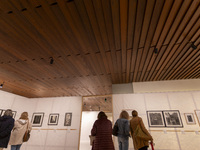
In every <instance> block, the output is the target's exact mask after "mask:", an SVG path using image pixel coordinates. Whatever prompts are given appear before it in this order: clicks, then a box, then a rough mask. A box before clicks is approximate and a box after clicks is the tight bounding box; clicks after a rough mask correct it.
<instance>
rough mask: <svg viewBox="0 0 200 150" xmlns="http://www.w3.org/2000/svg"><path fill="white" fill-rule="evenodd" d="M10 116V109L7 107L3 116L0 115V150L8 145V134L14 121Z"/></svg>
mask: <svg viewBox="0 0 200 150" xmlns="http://www.w3.org/2000/svg"><path fill="white" fill-rule="evenodd" d="M12 116H13V114H12V110H11V109H7V110H6V111H5V113H4V115H3V117H0V150H3V148H7V147H8V142H9V139H10V134H11V131H12V129H13V126H14V122H15V120H14V119H13V118H12Z"/></svg>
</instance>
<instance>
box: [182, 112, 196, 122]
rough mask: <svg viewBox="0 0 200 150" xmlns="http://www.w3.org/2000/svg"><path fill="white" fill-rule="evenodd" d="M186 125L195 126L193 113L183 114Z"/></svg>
mask: <svg viewBox="0 0 200 150" xmlns="http://www.w3.org/2000/svg"><path fill="white" fill-rule="evenodd" d="M184 116H185V120H186V123H187V124H196V122H195V119H194V115H193V113H184Z"/></svg>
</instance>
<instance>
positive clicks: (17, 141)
mask: <svg viewBox="0 0 200 150" xmlns="http://www.w3.org/2000/svg"><path fill="white" fill-rule="evenodd" d="M31 129H32V125H31V123H30V122H29V119H28V113H27V112H23V113H22V114H21V116H20V118H19V119H18V120H16V121H15V125H14V128H13V130H12V132H11V137H10V141H9V145H11V150H20V147H21V145H22V143H23V137H24V134H25V132H26V131H27V130H28V131H29V132H30V131H31Z"/></svg>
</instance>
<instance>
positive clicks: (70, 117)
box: [64, 113, 72, 126]
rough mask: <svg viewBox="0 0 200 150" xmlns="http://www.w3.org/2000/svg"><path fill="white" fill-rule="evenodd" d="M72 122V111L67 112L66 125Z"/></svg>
mask: <svg viewBox="0 0 200 150" xmlns="http://www.w3.org/2000/svg"><path fill="white" fill-rule="evenodd" d="M71 123H72V113H65V120H64V126H71Z"/></svg>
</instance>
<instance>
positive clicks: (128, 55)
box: [126, 49, 132, 83]
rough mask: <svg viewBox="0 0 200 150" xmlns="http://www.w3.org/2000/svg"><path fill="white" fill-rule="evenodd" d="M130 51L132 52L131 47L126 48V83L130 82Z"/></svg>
mask: <svg viewBox="0 0 200 150" xmlns="http://www.w3.org/2000/svg"><path fill="white" fill-rule="evenodd" d="M131 53H132V50H131V49H129V50H127V56H126V58H127V67H126V68H128V69H127V72H126V83H130V82H131V81H130V67H131V66H130V65H131Z"/></svg>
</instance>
